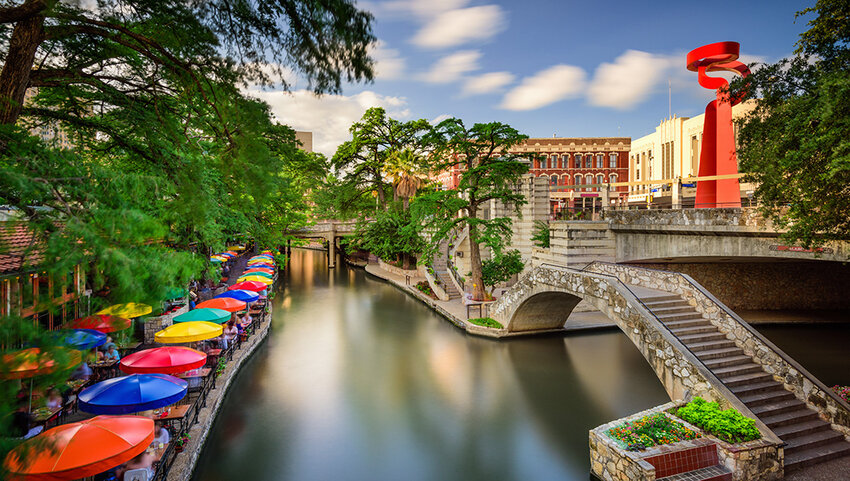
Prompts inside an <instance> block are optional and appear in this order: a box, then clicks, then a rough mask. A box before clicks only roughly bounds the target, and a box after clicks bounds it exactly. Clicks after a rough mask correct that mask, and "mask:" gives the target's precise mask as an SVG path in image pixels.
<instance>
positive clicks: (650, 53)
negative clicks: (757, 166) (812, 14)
mask: <svg viewBox="0 0 850 481" xmlns="http://www.w3.org/2000/svg"><path fill="white" fill-rule="evenodd" d="M813 3H814V0H808V1H806V0H797V1H788V0H738V1H727V0H714V1H704V2H697V1H690V0H680V1H666V0H664V1H625V0H619V1H614V0H610V1H609V0H596V1H586V0H585V1H574V0H563V1H543V0H525V1H522V2H517V1H514V2H500V1H486V0H485V1H476V0H429V1H418V0H373V1H368V2H365V1H360V2H358V6H359V7H360V8H362V9H364V10H369V11H371V12H372V13H373V14H374V15H375V23H374V30H375V34H376V35H377V37H378V39H379V43H378V44H377V45H376V46H375V48H374V49H373V56H374V58H375V59H376V60H377V73H378V76H377V78H376V80H375V82H374V83H371V84H350V85H346V86H345V87H344V91H343V93H342V94H341V95H334V96H324V97H321V98H315V97H314V96H312V95H311V94H310V93H309V92H308V91H307V90H306V89H305V87H306V84H305V83H304V82H303V81H301V80H299V79H297V78H295V77H293V78H292V79H291V80H295V85H294V87H293V88H292V91H291V92H290V93H283V92H279V91H263V92H256V91H255V92H254V94H255V95H256V96H258V97H260V98H262V99H264V100H266V101H267V102H268V103H269V104H270V105H271V106H272V109H273V112H274V113H275V115H276V116H277V118H278V120H280V121H281V122H283V123H286V124H289V125H292V126H293V127H295V128H296V129H298V130H310V131H313V133H314V134H313V135H314V148H315V149H316V150H317V151H320V152H323V153H325V154H328V155H332V154H333V152H334V150H335V148H336V146H337V145H338V144H339V143H340V142H342V141H344V140H346V139H347V138H348V134H347V129H348V126H350V124H351V122H353V121H354V120H356V119H358V118H359V117H360V116H361V115H362V114H363V112H364V111H365V110H366V108H368V107H370V106H376V105H377V106H383V107H385V108H386V109H387V110H388V111H389V112H390V114H391V115H392V116H393V117H395V118H399V119H413V118H425V119H428V120H432V121H433V120H439V119H441V118H444V117H445V116H455V117H460V118H462V119H464V121H465V122H468V123H469V124H471V123H474V122H488V121H493V120H498V121H501V122H506V123H508V124H510V125H512V126H513V127H515V128H517V129H518V130H520V131H521V132H523V133H525V134H527V135H530V136H532V137H550V136H552V135H553V134H557V135H558V136H561V137H601V136H617V135H620V136H625V137H632V138H638V137H641V136H643V135H646V134H648V133H650V132H651V131H652V130H653V129H654V128H655V126H656V125H657V124H658V122H659V121H660V120H661V119H663V118H664V117H666V116H667V115H668V86H669V88H670V89H671V91H672V111H673V113H674V114H676V115H680V116H686V117H690V116H694V115H698V114H700V113H702V111H703V110H704V108H705V104H706V103H707V102H708V101H710V100H711V99H712V98H713V94H712V93H711V91H709V90H706V89H702V88H701V87H699V85H698V84H697V79H696V74H695V73H691V72H688V71H687V70H686V69H685V55H686V53H687V52H688V51H689V50H691V49H693V48H696V47H699V46H701V45H704V44H706V43H712V42H719V41H727V40H734V41H737V42H740V44H741V55H742V60H743V61H745V62H747V63H749V62H751V61H776V60H777V59H779V58H782V57H784V56H787V55H789V54H791V52H792V51H793V49H794V44H795V42H796V41H797V38H798V36H799V34H800V33H801V32H802V31H804V30H805V29H806V22H807V21H808V20H809V18H801V19H797V21H796V23H795V19H794V13H795V12H796V11H798V10H802V9H804V8H806V7H808V6H811V5H812V4H813Z"/></svg>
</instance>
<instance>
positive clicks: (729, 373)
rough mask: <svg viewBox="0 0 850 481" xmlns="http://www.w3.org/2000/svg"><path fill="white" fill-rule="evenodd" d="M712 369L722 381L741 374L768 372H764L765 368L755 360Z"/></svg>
mask: <svg viewBox="0 0 850 481" xmlns="http://www.w3.org/2000/svg"><path fill="white" fill-rule="evenodd" d="M711 371H712V372H713V373H714V375H715V376H717V377H719V378H720V380H721V381H722V380H724V379H726V378H730V377H736V376H741V375H744V374H756V373H764V374H767V373H766V372H764V369H763V368H762V367H761V366H760V365H758V364H756V363H753V362H750V363H748V364H741V365H739V366H729V367H721V368H718V369H712V370H711Z"/></svg>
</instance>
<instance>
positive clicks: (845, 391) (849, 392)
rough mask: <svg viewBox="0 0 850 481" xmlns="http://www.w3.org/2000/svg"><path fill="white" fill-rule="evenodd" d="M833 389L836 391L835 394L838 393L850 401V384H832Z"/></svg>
mask: <svg viewBox="0 0 850 481" xmlns="http://www.w3.org/2000/svg"><path fill="white" fill-rule="evenodd" d="M832 390H833V391H835V394H838V396H839V397H841V399H843V400H845V401H846V402H848V403H850V386H839V385H837V384H836V385H835V386H832Z"/></svg>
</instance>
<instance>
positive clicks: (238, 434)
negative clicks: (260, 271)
mask: <svg viewBox="0 0 850 481" xmlns="http://www.w3.org/2000/svg"><path fill="white" fill-rule="evenodd" d="M337 266H338V267H337V268H336V269H333V270H329V269H328V268H327V262H326V260H325V254H324V253H322V252H318V251H309V250H298V249H296V250H293V256H292V259H291V262H290V265H289V266H288V269H287V271H286V274H285V275H284V276H283V278H282V282H279V285H278V286H277V289H278V292H277V297H276V299H275V300H274V302H275V309H274V318H273V328H272V331H271V332H270V334H269V338H268V341H267V342H266V343H265V345H264V346H263V347H261V348H260V350H258V351H257V353H256V355H255V356H254V357H253V358H252V359H251V360H250V361H249V363H247V364H246V365H245V366H244V367H243V370H242V372H241V373H240V375H239V377H238V378H237V380H236V381H235V382H234V383H233V385H232V386H231V388H230V391H229V393H228V397H227V399H226V400H225V401H224V404H223V407H222V411H221V412H220V414H219V418H218V419H217V421H216V423H215V424H214V426H213V428H212V431H211V432H210V437H209V439H208V441H207V444H206V446H205V448H204V451H203V453H202V455H201V458H200V459H199V462H198V466H197V469H196V471H195V477H194V479H196V480H203V481H217V480H244V481H249V480H250V481H262V480H310V481H312V480H370V481H376V480H378V481H379V480H394V481H397V480H406V481H412V480H465V481H477V480H481V481H484V480H486V481H494V480H548V479H558V480H588V479H589V459H588V436H587V432H588V430H589V429H591V428H593V427H595V426H597V425H599V424H602V423H605V422H608V421H610V420H612V419H617V418H619V417H622V416H625V415H628V414H632V413H634V412H637V411H640V410H643V409H647V408H650V407H652V406H656V405H658V404H662V403H664V402H666V401H668V398H667V395H666V393H665V391H664V389H663V387H662V386H661V383H660V382H659V381H658V379H657V378H656V377H655V374H654V373H653V371H652V370H651V369H650V367H649V365H648V364H647V363H646V361H645V360H644V359H643V357H642V356H641V355H640V353H639V352H638V350H637V349H636V348H635V347H634V345H633V344H632V343H631V342H630V341H629V340H628V339H627V338H626V337H625V336H624V335H623V334H622V333H620V332H619V331H604V332H596V333H593V334H583V335H570V336H552V337H534V338H525V339H515V340H509V341H501V342H499V341H493V340H488V339H482V338H477V337H473V336H469V335H467V334H466V333H464V332H462V331H460V330H458V329H457V328H455V327H454V326H452V325H451V324H450V323H449V322H448V321H446V320H445V319H443V318H442V317H440V316H439V315H438V314H436V313H434V312H433V311H431V310H430V309H429V308H427V307H426V306H425V305H423V304H421V303H420V302H418V301H416V300H415V299H413V298H411V297H410V296H408V295H406V294H404V293H403V292H401V291H399V290H398V289H397V288H395V287H393V286H391V285H389V284H387V283H384V282H383V281H380V280H378V279H376V278H373V277H371V276H369V275H368V274H366V273H365V272H364V271H363V270H360V269H352V268H348V267H346V266H345V265H344V263H337Z"/></svg>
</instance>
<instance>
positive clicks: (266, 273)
mask: <svg viewBox="0 0 850 481" xmlns="http://www.w3.org/2000/svg"><path fill="white" fill-rule="evenodd" d="M247 276H261V277H265V278H267V279H271V278H272V277H274V274H270V273H268V272H262V271H255V272H243V273H242V275H241V276H240V277H247Z"/></svg>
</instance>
